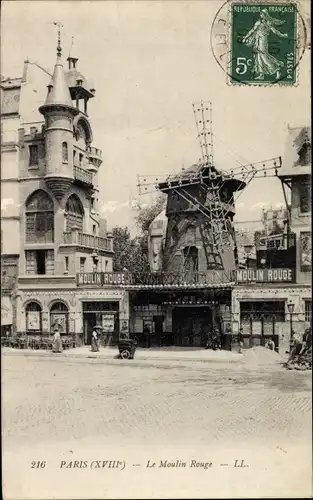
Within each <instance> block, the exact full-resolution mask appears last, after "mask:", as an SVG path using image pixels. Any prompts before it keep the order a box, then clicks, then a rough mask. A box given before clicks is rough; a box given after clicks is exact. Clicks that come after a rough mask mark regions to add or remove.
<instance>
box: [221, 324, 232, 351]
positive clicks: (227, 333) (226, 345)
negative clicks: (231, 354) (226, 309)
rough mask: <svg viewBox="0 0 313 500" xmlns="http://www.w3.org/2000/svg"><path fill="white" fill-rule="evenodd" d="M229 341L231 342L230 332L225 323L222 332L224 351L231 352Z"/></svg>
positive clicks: (228, 326)
mask: <svg viewBox="0 0 313 500" xmlns="http://www.w3.org/2000/svg"><path fill="white" fill-rule="evenodd" d="M231 341H232V331H231V327H230V324H229V323H227V325H226V327H225V332H224V346H223V347H224V349H225V350H226V351H231Z"/></svg>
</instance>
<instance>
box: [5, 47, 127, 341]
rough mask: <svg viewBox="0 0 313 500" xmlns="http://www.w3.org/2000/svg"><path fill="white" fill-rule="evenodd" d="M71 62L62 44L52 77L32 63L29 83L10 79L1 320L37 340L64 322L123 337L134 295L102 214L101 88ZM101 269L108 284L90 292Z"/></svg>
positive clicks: (85, 334)
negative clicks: (96, 136) (118, 272)
mask: <svg viewBox="0 0 313 500" xmlns="http://www.w3.org/2000/svg"><path fill="white" fill-rule="evenodd" d="M67 61H68V69H67V71H65V70H64V68H63V63H62V54H61V47H60V45H58V48H57V60H56V64H55V66H54V70H53V74H52V75H49V72H48V71H46V70H44V69H43V68H42V67H41V66H39V65H38V64H36V63H31V62H26V63H25V67H24V74H23V77H22V78H17V79H2V81H1V93H2V108H1V111H2V115H1V120H2V141H1V156H2V158H1V159H2V162H1V163H2V165H1V166H2V168H1V172H2V175H1V195H2V213H1V266H2V285H3V286H2V305H3V307H2V312H3V315H2V320H4V323H5V324H6V325H7V326H9V327H10V328H12V330H13V331H14V332H16V333H17V334H20V333H25V332H26V333H27V334H29V335H30V334H32V335H37V334H48V333H50V332H51V331H52V327H53V324H54V323H55V322H58V323H59V324H60V325H61V330H62V333H63V334H64V335H67V334H71V335H72V334H79V335H80V336H81V339H82V342H84V343H90V339H91V332H92V329H93V326H94V325H95V323H100V324H103V325H104V331H105V332H107V333H108V334H110V335H111V336H112V335H113V336H114V335H115V336H116V335H117V332H118V329H119V324H120V322H123V321H124V320H125V318H126V320H128V302H127V300H128V296H127V293H125V292H124V291H123V290H122V289H121V287H120V283H121V280H122V278H121V277H118V276H113V274H112V256H113V240H112V237H111V235H110V234H108V233H107V228H106V221H105V220H104V219H101V218H100V217H99V210H98V203H99V186H98V171H99V168H100V166H101V164H102V152H101V150H100V149H98V148H97V147H95V146H94V145H93V134H92V128H91V124H90V119H89V116H88V103H89V100H90V99H92V98H94V96H95V90H94V88H93V86H91V85H88V82H87V80H86V78H85V77H84V76H83V75H82V74H81V73H80V72H79V70H78V69H77V61H78V58H77V57H74V56H70V57H69V58H68V60H67ZM47 89H48V90H47ZM95 272H102V273H103V274H102V278H103V279H102V282H103V283H102V287H101V289H99V288H97V289H96V290H91V288H92V286H93V278H92V276H93V273H95ZM4 308H6V311H4ZM2 324H3V321H2Z"/></svg>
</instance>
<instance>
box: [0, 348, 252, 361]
mask: <svg viewBox="0 0 313 500" xmlns="http://www.w3.org/2000/svg"><path fill="white" fill-rule="evenodd" d="M1 352H2V354H3V355H12V356H40V357H58V355H57V354H54V353H53V352H52V351H46V350H41V349H36V350H32V349H12V348H10V347H2V348H1ZM117 354H118V348H117V346H115V347H102V348H101V349H100V351H99V352H91V350H90V346H83V347H76V348H75V349H68V350H65V351H63V352H62V354H61V356H62V358H63V357H65V358H96V359H111V360H112V359H114V357H115V356H116V355H117ZM243 358H244V356H243V355H242V354H238V353H237V352H230V351H212V350H209V349H208V350H206V349H197V348H193V349H190V348H189V349H188V348H184V347H162V348H153V347H152V348H150V349H145V348H140V347H139V348H137V350H136V353H135V360H138V361H142V360H145V361H149V360H162V361H200V362H204V361H210V362H212V361H213V362H214V361H215V362H216V361H217V362H219V361H223V362H227V363H238V362H240V361H242V360H243Z"/></svg>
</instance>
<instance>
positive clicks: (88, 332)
mask: <svg viewBox="0 0 313 500" xmlns="http://www.w3.org/2000/svg"><path fill="white" fill-rule="evenodd" d="M96 322H97V316H96V313H88V314H84V343H85V345H91V337H92V332H93V329H94V327H95V326H96Z"/></svg>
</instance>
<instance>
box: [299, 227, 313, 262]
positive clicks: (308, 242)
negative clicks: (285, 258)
mask: <svg viewBox="0 0 313 500" xmlns="http://www.w3.org/2000/svg"><path fill="white" fill-rule="evenodd" d="M311 250H312V235H311V233H309V232H306V233H300V266H301V271H310V270H311V269H312V255H311Z"/></svg>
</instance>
